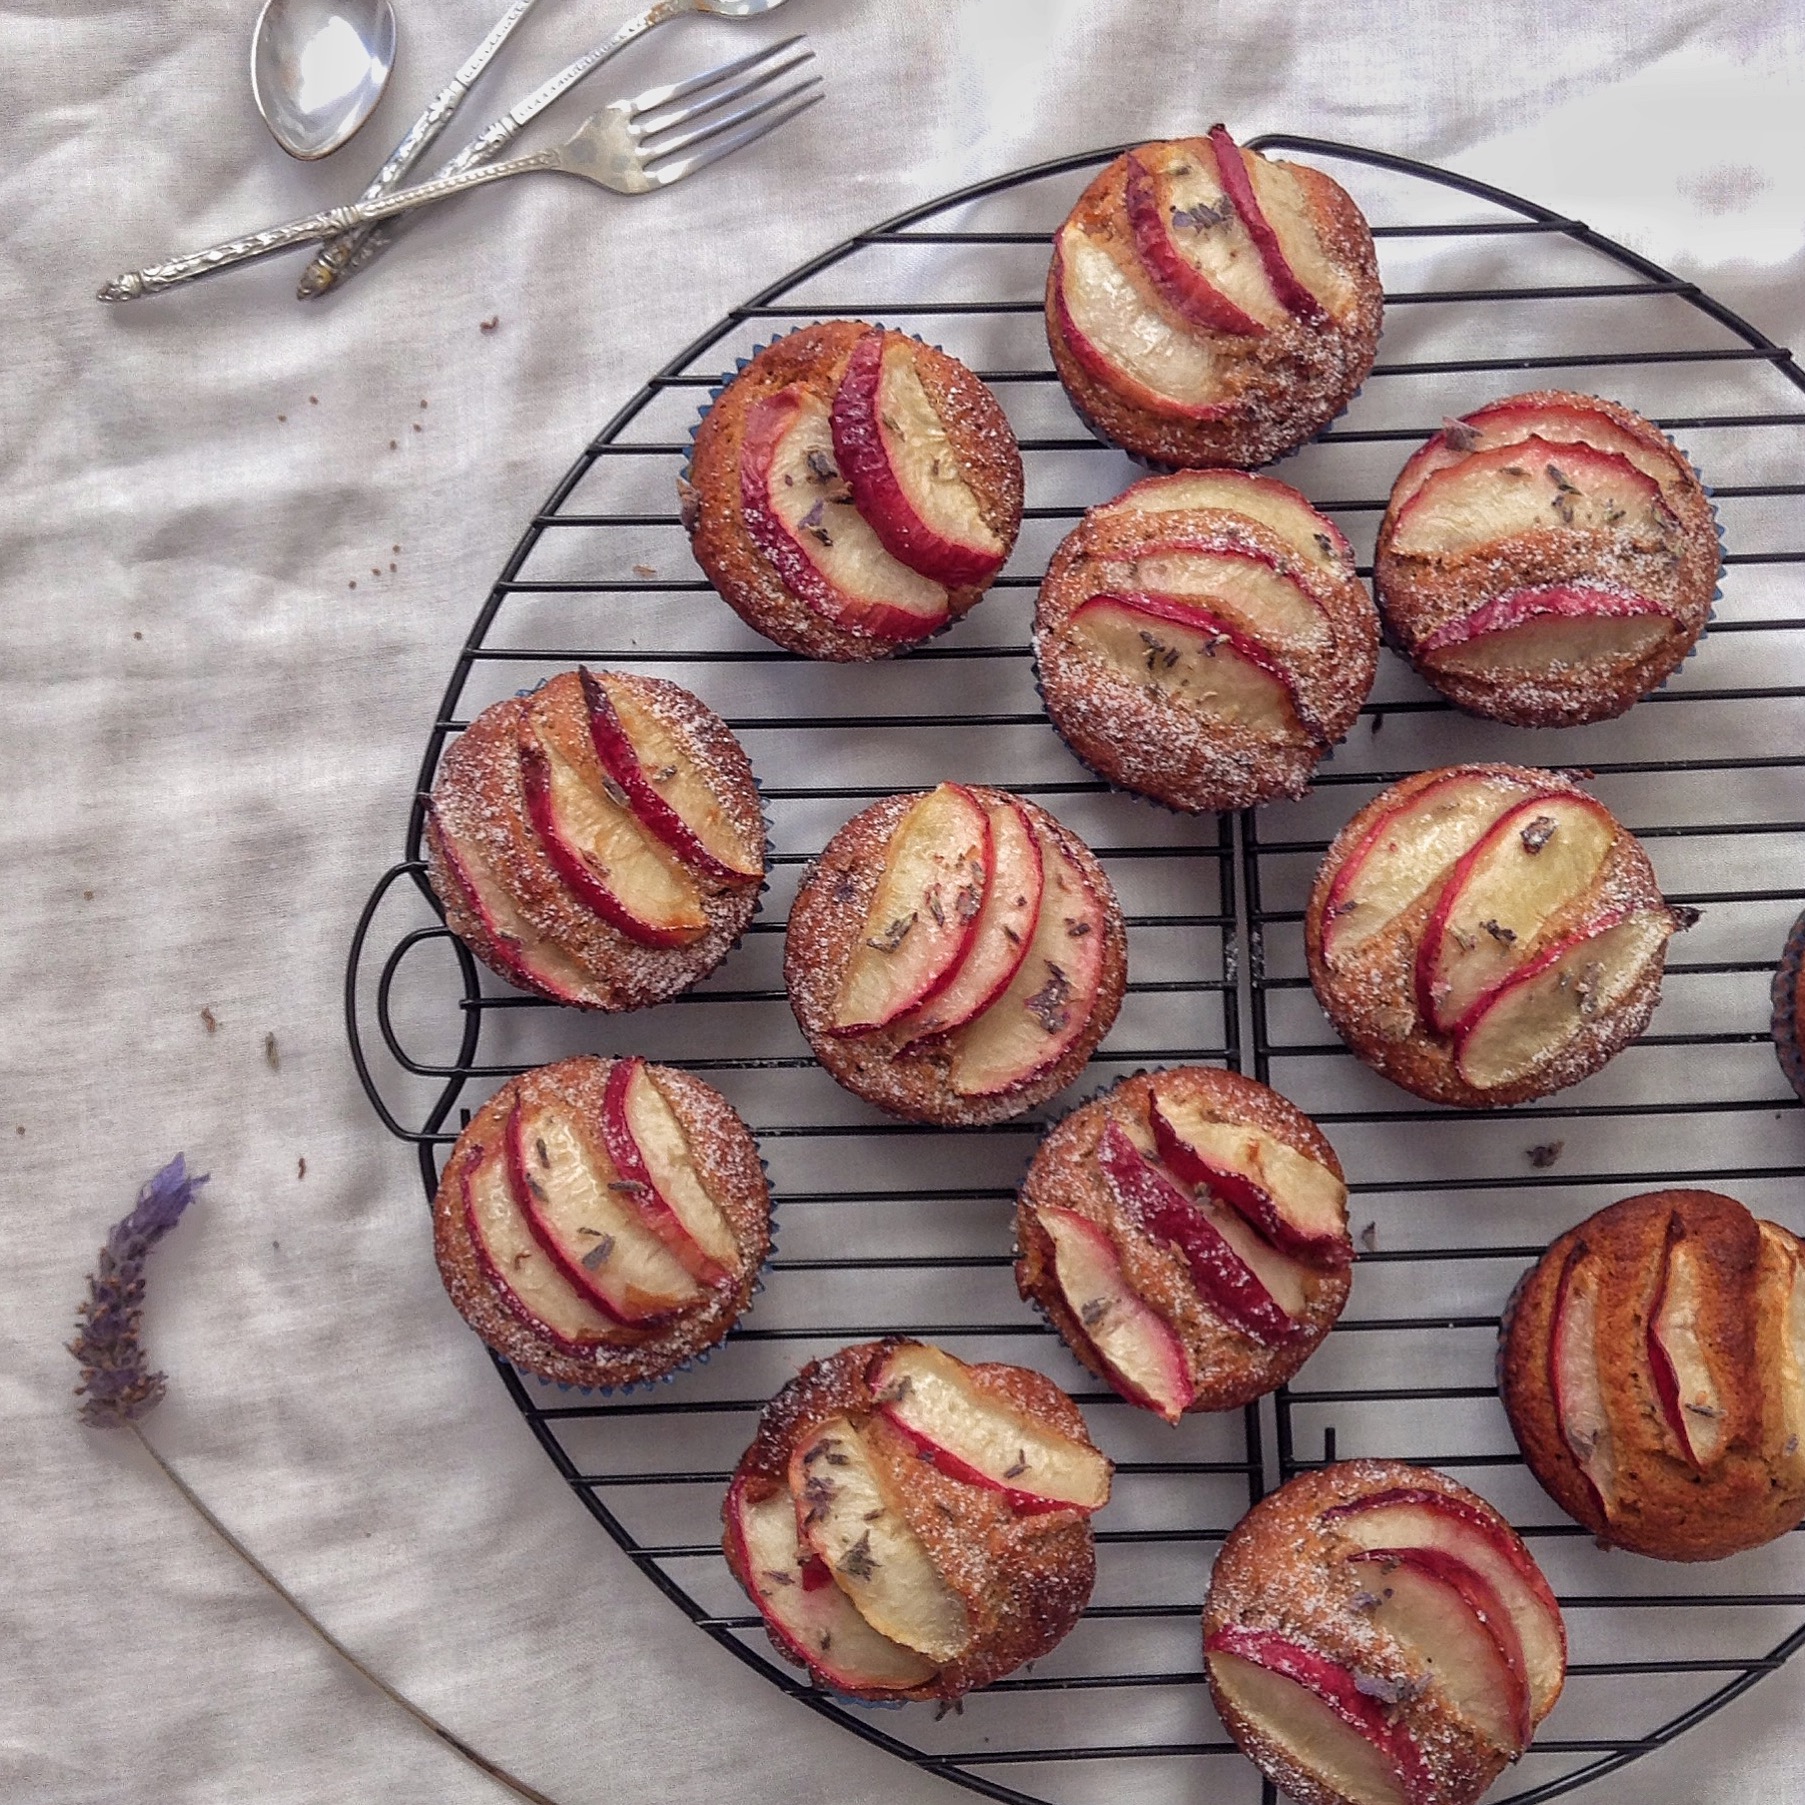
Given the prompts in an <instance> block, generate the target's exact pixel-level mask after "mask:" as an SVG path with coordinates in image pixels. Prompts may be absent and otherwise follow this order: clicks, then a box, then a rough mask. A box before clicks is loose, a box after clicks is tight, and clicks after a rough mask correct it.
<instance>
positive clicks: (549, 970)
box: [427, 810, 592, 1003]
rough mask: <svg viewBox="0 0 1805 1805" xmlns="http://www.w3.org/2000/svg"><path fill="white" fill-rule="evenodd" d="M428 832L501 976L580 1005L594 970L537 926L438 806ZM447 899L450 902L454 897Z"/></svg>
mask: <svg viewBox="0 0 1805 1805" xmlns="http://www.w3.org/2000/svg"><path fill="white" fill-rule="evenodd" d="M427 832H428V833H429V834H430V835H431V836H432V838H433V839H434V840H435V841H436V843H437V845H438V850H439V856H440V858H441V860H442V861H443V864H444V869H445V872H446V875H447V877H448V878H449V880H450V883H451V884H452V885H453V886H454V887H455V888H456V891H457V897H458V900H459V901H461V902H462V903H463V905H464V907H465V908H466V909H468V910H469V911H470V913H471V914H472V915H474V916H475V917H476V918H477V920H478V921H480V922H481V923H482V925H483V931H484V932H485V933H486V934H487V935H488V936H489V946H488V948H487V949H486V951H487V957H488V958H489V959H490V960H491V961H492V962H493V963H494V965H495V968H496V969H497V970H498V971H499V972H500V973H501V975H502V976H503V977H504V978H506V979H507V980H508V982H509V983H510V984H518V985H519V986H520V988H521V989H522V990H537V991H541V992H543V993H544V994H545V995H547V996H550V997H555V998H556V999H557V1000H558V1001H559V1002H560V1003H580V1002H581V1001H582V1000H583V998H584V995H585V993H586V992H587V991H588V989H589V987H590V984H591V981H592V980H591V979H590V977H589V974H588V973H587V972H585V971H584V970H583V969H582V967H581V966H579V965H578V964H577V963H576V961H575V960H573V959H572V958H570V956H569V955H568V954H566V953H565V952H563V951H561V950H560V949H559V948H558V947H556V946H554V945H552V944H551V943H550V942H549V941H547V940H545V939H544V938H543V937H542V936H541V935H540V934H539V933H538V932H537V931H536V930H535V929H534V927H533V925H532V923H531V922H529V921H528V920H527V919H526V917H525V916H524V915H522V914H521V913H520V911H519V910H518V909H517V908H515V907H514V902H513V898H512V897H510V896H509V895H508V893H507V891H506V890H504V889H503V888H502V887H501V885H500V884H498V883H497V882H496V881H495V878H494V877H493V876H492V875H491V873H490V871H489V868H488V867H487V866H486V865H485V864H484V863H483V861H482V858H481V856H480V855H479V854H478V853H477V852H476V850H475V849H474V848H473V847H471V846H469V845H467V844H466V843H465V842H464V841H462V840H460V839H458V838H457V836H456V835H455V834H452V833H450V832H448V831H447V830H446V827H445V824H444V822H443V821H442V820H441V819H440V818H439V815H438V812H437V811H436V810H434V811H433V813H432V816H431V819H430V820H429V822H428V825H427ZM444 900H445V901H446V902H447V903H449V902H450V901H451V900H452V899H451V898H449V897H447V898H445V899H444Z"/></svg>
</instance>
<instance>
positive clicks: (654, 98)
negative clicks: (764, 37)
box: [626, 31, 814, 119]
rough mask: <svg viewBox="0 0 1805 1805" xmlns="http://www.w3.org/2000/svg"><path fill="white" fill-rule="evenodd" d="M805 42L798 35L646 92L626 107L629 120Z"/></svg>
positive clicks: (802, 34) (712, 84)
mask: <svg viewBox="0 0 1805 1805" xmlns="http://www.w3.org/2000/svg"><path fill="white" fill-rule="evenodd" d="M804 41H805V34H804V33H802V32H800V31H799V32H797V33H796V34H795V35H794V36H793V37H787V38H785V39H783V41H782V42H781V43H777V44H771V45H768V46H767V47H766V48H765V49H763V50H754V51H753V52H752V53H751V55H749V56H741V57H735V58H734V60H733V61H732V62H731V63H723V64H722V65H721V66H720V68H718V69H704V70H703V71H702V73H701V74H700V75H692V76H691V77H690V78H689V80H688V81H676V82H667V83H666V84H665V85H664V86H663V87H659V88H647V89H646V91H645V92H644V93H643V94H635V95H634V96H633V98H632V99H631V100H629V101H628V102H627V103H626V107H627V117H628V118H629V119H637V118H638V117H639V115H640V114H641V113H649V112H651V111H652V110H653V109H654V108H655V107H662V106H668V105H670V103H671V102H672V101H673V100H683V99H686V98H687V97H688V96H689V95H691V94H696V93H699V92H700V91H701V90H702V89H703V88H712V87H713V86H714V85H715V83H716V82H719V81H725V80H727V78H728V77H729V76H733V75H738V74H739V73H740V72H741V70H743V69H750V68H751V67H752V66H753V65H754V64H755V63H762V62H763V61H764V60H765V58H766V57H770V56H776V55H778V54H779V53H780V52H781V51H785V50H790V49H793V48H794V47H795V46H796V45H798V44H800V43H803V42H804ZM809 54H810V55H811V56H812V55H813V54H814V53H813V52H812V51H811V52H810V53H809Z"/></svg>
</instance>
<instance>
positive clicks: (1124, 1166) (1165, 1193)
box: [1097, 1121, 1303, 1347]
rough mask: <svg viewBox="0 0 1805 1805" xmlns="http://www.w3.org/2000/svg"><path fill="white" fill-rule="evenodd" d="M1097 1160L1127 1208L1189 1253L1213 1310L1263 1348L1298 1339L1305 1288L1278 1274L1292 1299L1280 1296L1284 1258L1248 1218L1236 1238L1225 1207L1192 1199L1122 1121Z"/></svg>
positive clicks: (1110, 1129) (1106, 1136) (1109, 1131)
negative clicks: (1249, 1226) (1264, 1245)
mask: <svg viewBox="0 0 1805 1805" xmlns="http://www.w3.org/2000/svg"><path fill="white" fill-rule="evenodd" d="M1097 1164H1098V1165H1099V1166H1100V1167H1101V1168H1102V1170H1103V1176H1104V1177H1105V1178H1106V1179H1107V1180H1108V1181H1109V1188H1110V1192H1111V1195H1113V1196H1114V1198H1115V1200H1116V1205H1117V1207H1118V1208H1119V1209H1120V1210H1121V1212H1122V1214H1123V1215H1124V1216H1126V1217H1127V1218H1128V1220H1129V1221H1131V1222H1133V1223H1136V1224H1138V1225H1139V1226H1140V1227H1141V1228H1143V1229H1145V1230H1146V1232H1147V1233H1148V1234H1149V1235H1152V1236H1153V1237H1154V1238H1155V1239H1156V1240H1161V1241H1170V1242H1171V1243H1172V1244H1173V1245H1174V1246H1175V1247H1177V1249H1178V1251H1179V1252H1180V1253H1181V1254H1182V1255H1183V1256H1184V1261H1185V1264H1186V1265H1187V1266H1188V1267H1189V1268H1190V1271H1191V1279H1192V1282H1193V1283H1194V1284H1195V1285H1196V1287H1197V1295H1198V1297H1199V1298H1200V1299H1201V1300H1202V1302H1203V1303H1204V1305H1205V1306H1206V1307H1207V1308H1208V1309H1210V1310H1211V1311H1213V1312H1214V1313H1215V1314H1216V1315H1218V1316H1220V1317H1221V1318H1222V1319H1223V1321H1224V1322H1226V1323H1227V1324H1228V1325H1229V1326H1230V1327H1231V1328H1234V1329H1238V1330H1239V1331H1240V1332H1241V1333H1242V1334H1243V1335H1246V1336H1248V1337H1249V1338H1250V1339H1251V1340H1254V1341H1257V1342H1259V1343H1260V1345H1261V1346H1262V1347H1281V1346H1283V1345H1284V1343H1286V1342H1287V1341H1290V1340H1293V1339H1294V1338H1295V1337H1296V1335H1297V1334H1298V1331H1299V1324H1298V1322H1297V1321H1296V1319H1295V1316H1294V1314H1293V1311H1295V1312H1296V1314H1299V1315H1301V1314H1302V1308H1303V1291H1302V1287H1301V1286H1300V1285H1298V1284H1297V1283H1296V1280H1295V1278H1293V1280H1292V1283H1291V1284H1290V1285H1284V1284H1282V1283H1279V1281H1277V1280H1276V1279H1275V1281H1274V1282H1275V1283H1279V1288H1280V1289H1282V1290H1284V1291H1285V1292H1286V1300H1285V1304H1281V1303H1280V1302H1279V1300H1278V1298H1277V1297H1276V1296H1275V1295H1274V1292H1273V1288H1272V1286H1271V1285H1269V1284H1268V1283H1267V1282H1266V1281H1267V1280H1268V1279H1269V1278H1273V1276H1274V1268H1275V1266H1276V1265H1277V1263H1278V1260H1279V1256H1278V1255H1276V1254H1274V1253H1273V1252H1272V1251H1271V1250H1270V1249H1265V1250H1263V1252H1264V1257H1263V1258H1262V1257H1261V1251H1260V1250H1256V1247H1255V1246H1254V1242H1255V1237H1253V1236H1252V1235H1251V1234H1249V1233H1247V1232H1246V1228H1245V1225H1244V1224H1240V1223H1234V1224H1233V1225H1232V1226H1233V1227H1237V1228H1240V1229H1241V1231H1242V1232H1241V1233H1240V1234H1239V1235H1238V1236H1234V1237H1233V1238H1232V1239H1231V1225H1230V1223H1229V1222H1228V1221H1227V1220H1225V1218H1224V1216H1223V1214H1222V1212H1220V1211H1212V1210H1211V1209H1210V1208H1209V1206H1208V1204H1207V1202H1206V1201H1204V1200H1203V1199H1199V1198H1192V1197H1187V1196H1186V1195H1185V1193H1184V1192H1183V1191H1181V1190H1180V1189H1179V1188H1178V1186H1177V1185H1175V1184H1174V1183H1173V1182H1172V1180H1171V1179H1170V1178H1168V1177H1167V1176H1166V1174H1165V1173H1163V1172H1162V1171H1161V1170H1160V1169H1159V1167H1157V1166H1156V1165H1154V1164H1153V1163H1152V1161H1150V1160H1149V1159H1148V1158H1147V1157H1146V1155H1145V1154H1143V1153H1142V1152H1141V1150H1140V1149H1139V1148H1138V1147H1137V1146H1135V1144H1134V1142H1133V1141H1131V1140H1130V1139H1129V1138H1128V1133H1127V1131H1126V1130H1125V1129H1124V1128H1123V1127H1122V1125H1121V1124H1120V1123H1119V1122H1114V1121H1112V1122H1110V1123H1109V1124H1108V1125H1107V1126H1106V1127H1105V1128H1104V1130H1103V1135H1102V1138H1101V1139H1100V1140H1099V1141H1098V1143H1097ZM1250 1255H1252V1257H1251V1258H1250V1257H1249V1256H1250ZM1256 1260H1257V1261H1258V1266H1257V1267H1256V1264H1255V1261H1256ZM1262 1268H1263V1270H1261V1269H1262ZM1287 1304H1289V1305H1290V1306H1291V1308H1290V1309H1287V1308H1286V1305H1287Z"/></svg>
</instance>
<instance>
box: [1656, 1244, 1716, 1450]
mask: <svg viewBox="0 0 1805 1805" xmlns="http://www.w3.org/2000/svg"><path fill="white" fill-rule="evenodd" d="M1702 1264H1703V1259H1702V1256H1701V1255H1700V1254H1699V1253H1698V1252H1697V1251H1696V1249H1695V1248H1694V1247H1693V1244H1692V1243H1691V1242H1690V1241H1688V1240H1687V1239H1686V1237H1685V1231H1684V1229H1683V1228H1682V1227H1681V1225H1680V1219H1679V1217H1678V1216H1673V1217H1670V1218H1669V1219H1668V1224H1667V1242H1666V1246H1665V1248H1664V1250H1663V1253H1662V1258H1661V1277H1660V1280H1659V1281H1658V1283H1657V1285H1656V1287H1655V1303H1654V1308H1653V1310H1652V1311H1651V1312H1650V1313H1649V1319H1648V1364H1649V1371H1650V1373H1651V1374H1652V1375H1653V1377H1654V1382H1655V1393H1656V1395H1657V1396H1658V1397H1659V1398H1660V1400H1661V1408H1662V1410H1663V1411H1664V1412H1665V1413H1666V1416H1667V1423H1668V1427H1669V1428H1671V1429H1672V1430H1673V1432H1674V1435H1675V1436H1676V1437H1677V1438H1678V1440H1679V1444H1680V1446H1681V1447H1682V1448H1684V1449H1685V1450H1686V1458H1687V1459H1688V1460H1690V1461H1691V1462H1692V1464H1693V1465H1694V1466H1695V1467H1697V1468H1699V1469H1700V1470H1701V1471H1703V1469H1704V1468H1706V1467H1708V1466H1711V1465H1712V1464H1713V1463H1714V1462H1715V1461H1716V1460H1717V1458H1718V1456H1719V1455H1720V1454H1721V1453H1722V1452H1723V1447H1724V1430H1725V1427H1726V1423H1727V1412H1726V1410H1725V1407H1724V1395H1723V1390H1722V1388H1721V1387H1720V1386H1719V1385H1718V1383H1717V1379H1716V1376H1715V1375H1714V1374H1713V1373H1712V1371H1711V1361H1710V1358H1709V1356H1708V1355H1707V1353H1706V1351H1705V1342H1704V1338H1703V1337H1702V1336H1701V1335H1700V1333H1699V1321H1698V1316H1699V1305H1700V1302H1701V1300H1702V1297H1703V1293H1704V1287H1705V1285H1706V1283H1707V1282H1708V1280H1707V1277H1706V1274H1705V1273H1704V1272H1702V1271H1701V1270H1700V1268H1701V1265H1702Z"/></svg>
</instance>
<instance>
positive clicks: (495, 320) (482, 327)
mask: <svg viewBox="0 0 1805 1805" xmlns="http://www.w3.org/2000/svg"><path fill="white" fill-rule="evenodd" d="M500 324H501V315H500V314H499V313H496V314H491V315H490V316H489V318H488V319H486V320H483V321H482V322H481V323H480V324H479V325H478V327H477V331H479V332H493V331H494V330H495V328H496V327H497V326H499V325H500Z"/></svg>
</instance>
